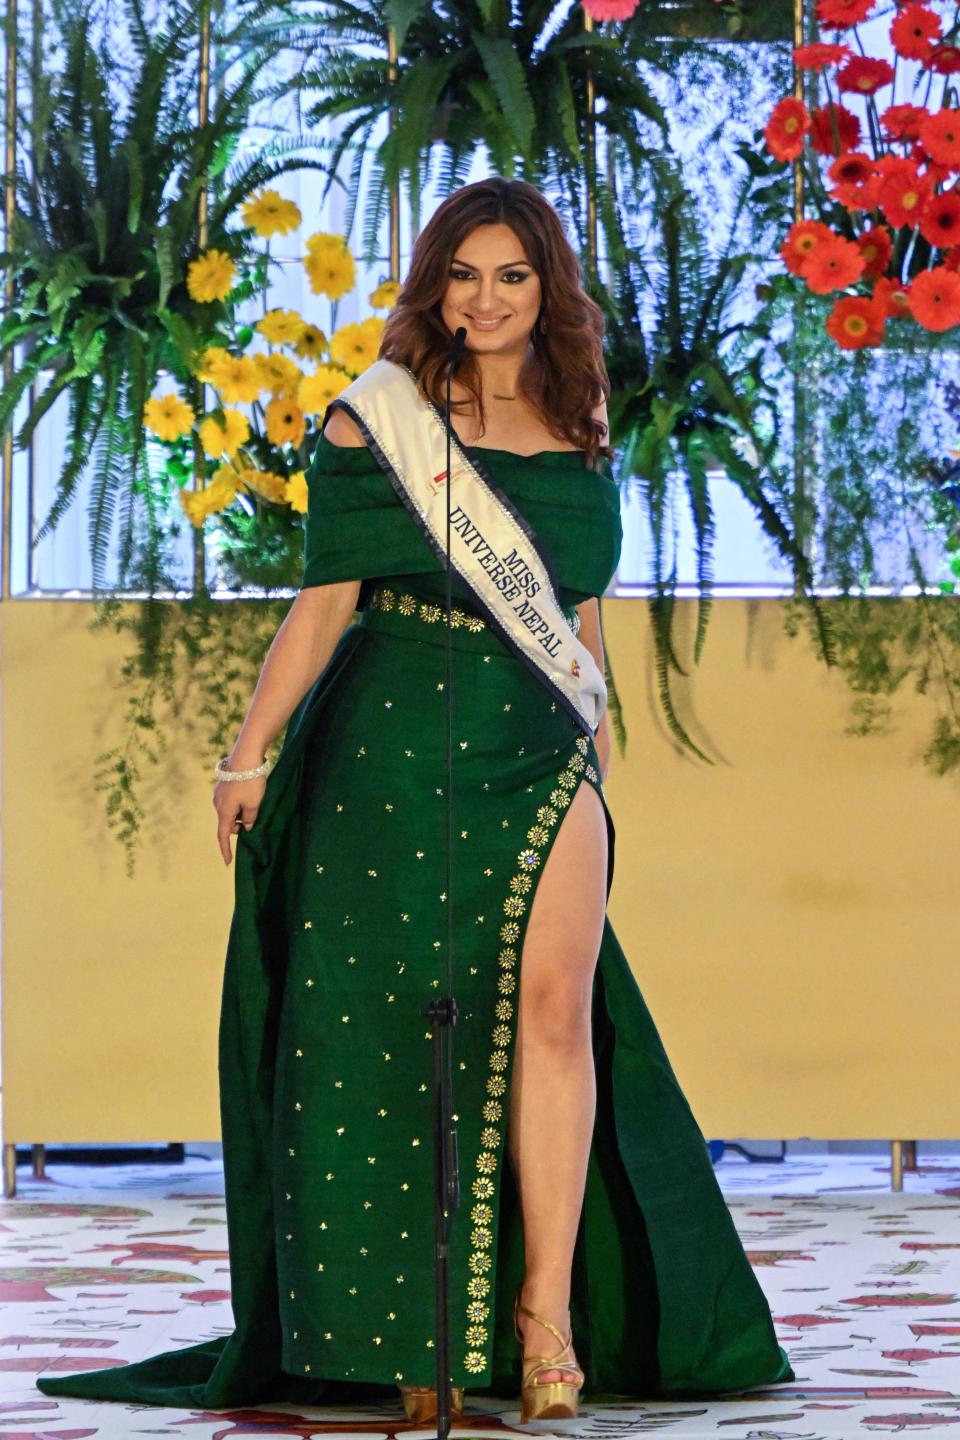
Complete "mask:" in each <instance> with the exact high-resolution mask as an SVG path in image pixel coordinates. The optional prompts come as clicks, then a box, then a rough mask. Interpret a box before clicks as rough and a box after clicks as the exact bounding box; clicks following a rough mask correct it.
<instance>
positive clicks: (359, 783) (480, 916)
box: [38, 177, 794, 1420]
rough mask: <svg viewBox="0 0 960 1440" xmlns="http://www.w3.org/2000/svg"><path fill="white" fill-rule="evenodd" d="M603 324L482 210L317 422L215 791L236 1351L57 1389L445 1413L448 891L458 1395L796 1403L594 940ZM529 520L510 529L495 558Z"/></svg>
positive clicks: (607, 545)
mask: <svg viewBox="0 0 960 1440" xmlns="http://www.w3.org/2000/svg"><path fill="white" fill-rule="evenodd" d="M461 326H463V327H464V328H465V330H466V335H467V339H466V348H465V350H464V352H463V355H462V357H461V360H460V363H459V367H458V370H457V374H456V378H455V380H454V382H453V385H452V416H453V427H454V430H455V432H456V436H457V440H458V443H457V444H456V446H455V449H454V452H453V461H454V463H453V466H452V469H453V475H452V479H451V480H450V485H451V501H450V503H451V505H453V504H454V502H457V510H458V512H459V513H460V514H461V515H462V516H464V517H466V516H467V508H465V507H468V505H469V504H470V503H473V502H474V501H475V502H476V503H478V504H480V505H482V506H486V507H487V509H486V510H485V511H484V514H486V515H487V516H488V520H485V521H484V525H485V526H487V525H488V524H489V531H488V533H487V534H486V535H483V534H481V533H480V531H479V530H478V529H477V527H475V526H471V525H470V524H468V523H464V524H462V525H458V530H457V542H456V544H457V546H458V547H459V548H458V549H457V566H458V567H459V568H456V569H455V573H454V574H453V577H452V582H451V583H452V590H453V594H454V596H455V600H456V607H455V609H454V611H453V615H452V622H453V623H452V624H451V625H450V626H449V627H448V626H447V625H446V623H445V614H444V606H443V603H442V601H443V598H444V596H445V587H446V583H447V576H446V574H445V573H444V552H443V546H442V544H441V543H440V541H439V539H438V530H437V527H436V526H435V525H433V527H432V528H431V525H432V521H431V518H430V516H431V514H432V513H434V512H433V511H431V508H430V507H431V506H434V510H435V506H436V504H437V503H439V502H438V501H437V499H436V496H437V495H440V496H441V497H442V500H443V504H444V505H445V504H446V496H445V491H444V488H443V487H444V486H445V484H446V475H445V470H444V468H443V466H442V464H439V465H438V464H437V463H436V456H437V454H438V451H437V450H436V448H434V449H433V450H432V451H430V450H429V449H426V450H424V451H423V452H417V450H416V446H417V444H418V443H419V441H420V440H422V439H423V437H424V436H426V434H427V431H428V430H429V431H430V435H429V437H428V438H429V443H430V444H431V445H433V446H434V447H436V445H437V443H438V439H439V436H440V435H441V434H442V431H441V430H440V429H439V428H438V427H439V415H438V410H439V409H442V406H443V403H444V395H445V376H446V371H447V365H448V352H449V348H450V343H451V339H452V337H453V335H454V333H455V332H456V331H457V329H458V328H459V327H461ZM602 328H603V327H602V316H601V312H600V311H599V309H598V307H597V306H596V305H595V304H594V303H593V302H592V301H591V300H590V299H589V298H588V297H587V296H586V295H585V294H584V292H583V290H582V289H581V286H580V280H579V266H578V262H577V258H576V256H575V254H574V252H573V251H572V249H571V248H570V246H569V244H568V242H567V240H566V238H565V236H564V233H563V228H562V225H561V223H560V220H559V218H558V216H557V215H556V213H555V211H554V210H553V209H552V207H551V206H550V205H549V203H548V202H547V201H546V200H545V199H544V197H543V196H542V195H540V193H539V192H538V191H537V190H536V189H534V187H532V186H531V185H529V184H527V183H525V182H523V181H507V180H503V179H501V178H499V177H494V178H491V179H488V180H484V181H481V182H479V183H477V184H473V185H468V186H465V187H464V188H462V189H460V190H458V191H456V192H455V193H454V194H452V195H451V196H449V197H448V198H447V200H446V201H445V202H444V203H443V204H442V205H441V206H440V208H439V209H438V210H437V212H436V213H435V214H434V216H433V217H432V219H431V220H430V222H429V224H428V225H427V226H426V228H425V229H424V230H423V231H422V233H421V234H420V236H419V237H418V239H417V242H416V245H415V248H414V253H413V257H412V262H411V266H410V272H409V275H408V277H407V280H406V282H405V285H404V288H403V291H402V292H401V295H400V297H399V300H398V303H397V305H396V307H395V309H394V310H393V311H392V312H391V314H390V317H389V319H388V321H387V324H386V327H385V330H384V334H383V338H382V343H381V347H380V359H379V360H378V361H377V363H376V365H375V366H373V367H371V368H370V370H369V371H368V372H366V374H365V375H362V376H360V377H359V379H358V380H357V381H355V382H354V383H353V384H352V385H351V386H350V387H348V389H347V390H346V391H345V392H344V394H343V395H342V396H341V397H339V399H338V400H337V401H335V402H334V403H333V405H332V406H331V407H330V408H329V410H328V413H327V416H326V417H325V419H326V424H325V427H324V431H323V434H322V435H321V437H320V439H319V440H318V443H317V448H316V451H315V454H314V456H313V459H312V462H311V466H310V470H309V474H308V481H309V486H310V504H309V516H308V534H307V547H306V550H307V553H306V566H305V573H304V583H303V589H302V591H301V593H300V594H299V596H298V597H297V599H296V601H295V603H294V605H293V607H292V609H291V611H290V614H289V615H288V617H287V619H286V620H285V621H284V624H283V625H282V626H281V628H280V631H279V632H278V634H277V637H276V638H275V640H274V643H273V646H272V648H271V651H270V654H269V656H268V658H267V661H266V663H265V665H264V668H263V672H262V674H261V677H260V680H259V683H258V685H257V689H256V692H255V694H254V697H253V700H252V702H251V705H250V709H249V712H248V714H247V717H246V719H245V721H244V724H243V727H242V729H241V731H240V734H239V736H238V738H237V741H236V744H235V745H234V747H233V750H232V751H231V754H230V755H229V757H227V759H226V762H225V765H224V766H223V767H222V769H225V770H226V772H227V774H226V775H225V777H224V778H222V779H221V781H220V783H218V785H217V787H216V790H215V792H214V804H215V806H216V809H217V815H218V843H219V846H220V851H221V854H222V856H223V859H224V861H225V863H228V864H229V863H230V860H231V849H230V836H231V835H232V834H236V835H237V836H238V840H237V852H236V858H237V875H236V907H235V912H234V920H233V927H232V930H231V939H230V945H229V948H228V956H227V967H226V975H225V983H224V1004H223V1012H222V1020H221V1031H220V1075H221V1114H222V1126H223V1142H224V1166H225V1177H226V1196H227V1218H228V1229H229V1241H230V1256H231V1271H232V1276H233V1307H234V1316H235V1320H236V1329H235V1330H234V1332H233V1334H232V1335H230V1336H228V1337H225V1338H220V1339H217V1340H215V1341H212V1342H209V1343H205V1344H201V1345H197V1346H192V1347H189V1348H188V1349H185V1350H180V1351H171V1352H168V1353H167V1354H165V1355H161V1356H156V1357H153V1358H152V1359H150V1360H147V1361H143V1362H140V1363H139V1364H135V1365H131V1366H125V1367H122V1368H121V1369H117V1370H113V1371H106V1372H97V1373H95V1374H87V1375H84V1376H66V1377H59V1378H57V1379H47V1380H40V1381H38V1384H39V1386H40V1388H41V1389H42V1390H44V1391H45V1392H46V1393H50V1394H56V1393H66V1394H83V1395H87V1396H97V1397H106V1398H128V1399H137V1400H147V1401H152V1402H154V1403H167V1404H195V1405H204V1406H208V1407H209V1406H217V1405H230V1404H244V1403H251V1402H253V1401H255V1400H267V1399H280V1398H283V1399H290V1400H297V1401H301V1402H304V1401H310V1400H319V1399H321V1398H323V1399H330V1400H334V1399H340V1398H349V1399H355V1398H359V1397H361V1396H362V1395H366V1394H368V1395H371V1396H373V1395H377V1394H380V1393H382V1387H384V1386H393V1385H399V1386H400V1388H401V1391H402V1393H403V1396H404V1403H405V1406H406V1409H407V1413H408V1415H410V1416H411V1417H412V1418H415V1419H419V1420H426V1419H428V1418H430V1416H431V1414H433V1413H434V1412H435V1402H436V1396H435V1391H434V1390H433V1388H432V1387H433V1383H434V1376H435V1350H434V1348H433V1345H434V1338H433V1314H434V1312H433V1284H434V1272H433V1240H434V1237H433V1209H432V1193H433V1192H432V1186H433V1165H432V1154H431V1136H432V1128H431V1127H432V1108H431V1107H432V1096H431V1093H430V1090H431V1086H430V1078H431V1059H432V1057H431V1038H432V1037H431V1032H430V1030H429V1026H428V1025H426V1023H425V1022H424V1020H423V1018H422V1011H423V1007H424V1005H425V1004H426V1003H427V1002H428V1001H429V1000H430V998H431V997H432V996H433V995H435V994H436V993H437V990H438V989H439V987H440V986H441V984H442V982H443V975H444V967H445V964H446V954H445V948H444V939H443V936H444V934H445V932H446V923H447V911H446V906H447V904H448V903H450V902H452V905H453V916H454V930H453V934H454V941H453V964H454V975H455V985H454V993H455V996H456V999H457V1003H458V1008H459V1015H458V1021H457V1024H456V1026H455V1027H454V1030H453V1032H452V1037H453V1051H454V1060H455V1067H454V1081H455V1093H454V1103H455V1112H456V1117H457V1125H458V1138H459V1151H460V1166H461V1174H462V1182H461V1193H462V1197H463V1198H462V1200H461V1205H460V1209H459V1211H458V1212H457V1213H456V1214H455V1216H454V1222H453V1231H452V1237H451V1244H450V1276H451V1280H450V1293H451V1312H452V1313H451V1319H452V1332H451V1379H452V1383H453V1384H454V1386H455V1387H456V1390H455V1395H454V1399H455V1404H457V1406H458V1407H459V1406H460V1405H462V1403H463V1391H464V1389H465V1388H467V1387H469V1388H470V1389H472V1390H474V1391H478V1390H479V1391H487V1392H488V1393H491V1392H492V1393H494V1394H504V1393H509V1392H510V1389H511V1388H514V1389H515V1388H517V1385H518V1381H519V1388H520V1390H521V1417H522V1419H528V1418H533V1417H537V1416H541V1417H543V1416H546V1417H549V1416H564V1415H567V1416H570V1415H574V1414H576V1412H577V1400H578V1395H579V1392H580V1390H581V1388H583V1387H585V1390H586V1392H587V1393H591V1394H604V1393H607V1394H619V1395H637V1396H646V1397H652V1396H667V1395H669V1396H675V1397H679V1396H686V1395H701V1394H713V1393H717V1392H720V1391H730V1390H735V1389H738V1388H740V1387H743V1386H752V1385H756V1384H761V1383H776V1382H779V1381H784V1380H791V1379H793V1378H794V1376H793V1372H792V1370H791V1368H790V1365H789V1362H788V1361H787V1357H786V1355H785V1354H784V1352H783V1350H782V1349H781V1348H780V1347H779V1345H778V1344H777V1342H776V1338H775V1334H774V1330H773V1324H772V1321H771V1317H770V1312H769V1309H768V1307H767V1304H766V1301H765V1299H764V1296H763V1293H762V1291H761V1289H760V1286H759V1284H758V1282H757V1280H756V1278H755V1276H754V1274H753V1271H752V1269H751V1267H750V1264H749V1262H748V1260H747V1258H746V1256H745V1254H744V1252H743V1248H742V1245H741V1243H740V1241H739V1238H738V1236H737V1234H736V1231H735V1229H734V1227H733V1223H732V1221H731V1219H730V1215H729V1212H728V1210H727V1207H726V1204H725V1202H724V1200H723V1196H722V1194H721V1192H720V1190H719V1187H718V1185H717V1183H716V1178H715V1176H714V1174H713V1169H712V1165H711V1163H710V1160H709V1157H708V1154H707V1150H706V1147H705V1144H704V1139H703V1135H702V1133H701V1132H700V1130H699V1128H698V1126H697V1124H696V1121H695V1119H694V1117H693V1116H692V1114H691V1113H690V1110H689V1106H688V1105H687V1102H686V1100H685V1099H684V1096H683V1094H682V1091H681V1090H680V1087H679V1085H678V1084H677V1081H676V1078H675V1076H674V1074H673V1071H672V1069H671V1067H670V1064H669V1060H668V1059H667V1056H666V1055H665V1053H664V1051H663V1047H662V1045H661V1043H660V1039H659V1036H658V1034H657V1031H656V1028H655V1026H654V1024H653V1022H652V1020H651V1018H650V1016H649V1013H648V1011H647V1009H646V1006H645V1004H644V1002H643V999H642V996H641V994H640V992H639V990H638V988H637V986H636V983H635V981H634V979H633V977H632V974H631V972H630V969H629V967H628V965H627V963H626V960H625V958H624V956H623V953H622V951H621V950H620V947H619V946H618V944H617V941H616V938H615V936H614V934H613V932H612V930H611V928H610V925H609V922H608V921H607V920H606V918H605V911H606V901H607V897H608V894H609V889H610V884H611V880H612V874H613V840H614V830H613V824H612V821H611V818H610V815H609V812H608V811H607V808H606V802H605V800H604V796H603V786H602V782H603V779H604V778H605V776H606V771H607V765H608V761H609V750H610V741H609V732H608V727H607V720H606V716H605V714H604V713H603V702H604V700H605V690H604V687H603V680H602V675H603V648H602V642H601V635H600V624H599V612H598V597H599V596H600V595H601V594H602V593H603V591H604V590H605V588H606V586H607V584H608V582H609V579H610V577H611V575H612V573H613V571H614V569H615V567H616V562H617V558H618V554H619V547H620V539H621V533H620V522H619V505H618V496H617V491H616V487H615V485H614V482H613V480H612V476H611V473H610V469H609V464H608V461H609V457H610V450H609V448H608V446H607V445H606V444H605V437H606V428H607V427H606V416H605V396H606V394H607V393H608V392H609V383H608V381H607V378H606V372H605V369H604V365H603V356H602V348H601V338H602ZM405 387H406V388H405ZM418 455H421V456H422V457H425V459H426V460H431V459H432V462H433V463H432V464H427V463H423V464H420V465H419V466H418V464H417V463H416V461H417V458H418ZM405 456H408V457H409V459H410V463H409V465H408V464H407V459H405ZM405 467H406V468H405ZM431 496H432V498H431ZM501 533H502V535H503V536H506V537H507V538H508V539H509V537H510V536H512V537H513V538H514V542H515V543H513V544H512V545H510V546H507V545H506V544H504V545H503V546H501V547H500V548H499V549H497V544H499V540H498V539H497V537H498V536H499V535H500V534H501ZM491 537H493V538H494V540H496V542H497V543H496V544H492V543H490V540H491ZM517 542H518V543H517ZM524 545H527V546H528V550H527V551H526V552H524V553H525V554H526V560H525V561H524V562H523V563H521V551H522V549H523V546H524ZM465 547H467V548H465ZM468 549H469V554H468ZM504 556H507V557H508V558H507V561H506V565H505V567H504V564H503V563H501V562H503V559H504ZM490 557H493V558H492V559H491V558H490ZM451 559H453V542H452V543H451ZM471 565H473V566H475V567H477V568H475V569H474V570H471V569H470V567H471ZM541 566H542V572H541V571H540V569H539V567H541ZM538 573H541V577H543V576H545V577H547V578H546V579H545V580H544V579H543V578H541V581H540V582H538V581H537V580H536V578H535V577H536V575H537V574H538ZM518 589H522V590H524V593H523V594H521V595H520V598H519V600H517V601H516V602H514V601H512V600H509V597H510V595H511V594H513V593H515V592H516V591H517V590H518ZM531 596H535V597H536V607H539V608H536V607H534V606H533V603H532V601H531V599H530V597H531ZM358 608H359V609H360V612H361V614H360V619H359V622H358V623H357V624H353V625H349V624H348V622H349V621H350V620H351V617H352V616H353V615H354V613H355V610H356V609H358ZM531 609H532V610H533V615H535V616H536V617H537V619H536V620H533V619H532V618H531V615H530V611H531ZM551 616H559V623H558V624H557V625H556V626H555V628H553V629H549V630H548V633H547V634H543V633H542V632H543V628H544V626H545V625H546V621H544V625H543V626H541V625H540V621H541V620H543V617H547V619H549V617H551ZM511 617H512V618H511ZM517 617H522V618H517ZM345 627H347V628H345ZM577 632H578V633H577ZM448 641H449V643H450V644H451V645H452V667H453V668H452V678H453V684H452V693H451V694H448V693H447V691H446V684H445V676H446V670H445V665H446V661H447V644H448ZM538 647H539V648H538ZM571 655H572V656H573V659H572V661H571V662H570V663H569V664H568V663H567V659H568V658H569V656H571ZM448 701H449V703H450V704H451V705H452V714H453V720H452V725H453V733H454V737H455V743H454V747H453V786H452V804H453V813H454V829H453V832H452V835H453V839H452V855H451V857H450V864H451V887H450V893H449V894H448V893H447V891H446V890H445V888H444V884H445V878H444V877H445V868H444V867H445V858H446V857H445V853H444V843H443V842H444V836H445V830H444V818H445V808H444V807H445V806H446V804H447V800H448V797H447V796H446V795H445V793H444V792H445V786H444V780H445V778H446V770H445V763H446V762H445V748H444V747H445V741H446V730H445V722H444V717H445V713H446V712H445V709H444V707H445V706H446V704H447V703H448ZM288 721H289V724H288V723H287V722H288ZM284 725H287V731H286V737H285V741H284V747H283V750H282V753H281V757H280V760H279V762H278V765H277V768H276V770H275V772H274V773H273V774H272V775H271V777H270V779H269V781H267V780H266V778H265V776H264V775H263V774H258V773H256V772H258V771H260V770H262V762H263V758H264V756H265V754H266V752H267V749H268V748H269V746H270V745H271V744H272V742H273V741H274V739H275V737H276V736H277V735H278V734H279V733H280V731H281V730H282V729H283V727H284ZM251 774H252V778H242V777H244V776H247V775H251ZM238 777H240V778H238ZM571 1321H572V1328H571ZM574 1335H575V1336H576V1347H575V1346H574V1341H573V1337H574ZM518 1344H519V1346H520V1347H521V1348H520V1350H518V1349H517V1346H518ZM394 1393H395V1392H394Z"/></svg>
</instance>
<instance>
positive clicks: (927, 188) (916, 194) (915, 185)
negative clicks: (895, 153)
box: [878, 156, 933, 229]
mask: <svg viewBox="0 0 960 1440" xmlns="http://www.w3.org/2000/svg"><path fill="white" fill-rule="evenodd" d="M892 158H893V157H892V156H888V157H887V160H888V162H889V160H890V159H892ZM878 168H879V167H878ZM932 194H933V181H932V180H931V179H930V177H929V175H921V174H920V171H919V170H918V169H917V167H916V165H914V164H912V162H911V161H909V160H903V161H900V162H898V163H897V166H896V168H894V167H893V166H890V165H889V164H888V167H887V174H886V176H885V178H884V182H883V186H882V188H881V190H880V209H881V210H882V211H883V213H884V217H885V218H886V219H887V220H888V221H889V222H890V224H891V225H892V226H893V227H894V229H899V227H900V226H901V225H911V226H912V225H916V224H917V223H918V221H919V219H920V216H921V215H922V214H923V210H924V206H925V205H926V203H927V201H928V200H929V199H930V196H931V195H932Z"/></svg>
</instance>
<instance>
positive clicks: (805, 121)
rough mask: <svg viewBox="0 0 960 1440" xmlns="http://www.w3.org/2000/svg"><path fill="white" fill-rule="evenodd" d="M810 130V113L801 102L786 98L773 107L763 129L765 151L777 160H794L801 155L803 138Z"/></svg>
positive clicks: (790, 97)
mask: <svg viewBox="0 0 960 1440" xmlns="http://www.w3.org/2000/svg"><path fill="white" fill-rule="evenodd" d="M809 129H810V112H809V110H808V109H807V107H806V105H804V103H803V101H802V100H794V99H793V98H792V96H789V95H788V96H787V98H786V99H785V100H781V101H779V102H778V104H776V105H775V106H774V107H773V111H772V113H771V115H770V119H769V120H768V121H767V123H766V125H765V126H764V127H763V138H764V140H765V141H766V142H767V149H768V150H769V151H770V153H771V155H775V156H776V158H777V159H778V160H796V158H797V156H798V155H802V154H803V138H804V136H805V135H806V133H807V131H808V130H809Z"/></svg>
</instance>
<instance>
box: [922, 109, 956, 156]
mask: <svg viewBox="0 0 960 1440" xmlns="http://www.w3.org/2000/svg"><path fill="white" fill-rule="evenodd" d="M920 144H921V145H922V146H923V148H924V150H926V152H927V154H928V155H929V156H930V159H931V160H936V162H937V164H938V165H951V166H957V165H960V110H937V111H936V112H935V113H934V114H933V115H928V116H927V117H926V118H925V119H924V120H921V122H920Z"/></svg>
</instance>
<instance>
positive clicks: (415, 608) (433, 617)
mask: <svg viewBox="0 0 960 1440" xmlns="http://www.w3.org/2000/svg"><path fill="white" fill-rule="evenodd" d="M394 607H396V609H397V612H398V613H399V614H400V615H407V616H414V617H419V619H421V620H424V621H425V622H426V623H427V624H428V625H435V624H436V623H437V621H438V620H442V621H443V622H444V624H446V620H447V614H446V609H445V607H444V606H442V605H437V604H435V603H434V602H432V601H428V600H421V601H420V602H419V604H418V603H417V597H416V596H415V595H411V594H409V593H408V592H407V591H404V592H403V594H402V595H398V594H397V592H396V591H395V590H391V589H390V587H389V586H388V585H378V586H377V588H376V589H375V590H374V592H373V594H372V595H371V596H370V609H371V610H385V611H387V610H393V609H394ZM567 624H568V625H569V626H570V629H571V630H572V631H573V633H574V635H576V634H577V633H578V632H579V630H580V615H579V612H578V611H576V610H574V612H573V618H572V619H571V620H568V621H567ZM462 625H465V626H466V628H467V629H468V630H471V631H472V632H473V633H474V634H477V633H478V632H479V631H480V630H486V629H488V628H489V627H488V625H487V622H486V620H484V619H483V617H482V616H481V615H471V614H470V613H469V611H467V610H463V609H462V608H461V607H460V606H459V605H454V606H452V607H451V610H450V628H451V629H452V630H458V629H459V628H460V627H461V626H462Z"/></svg>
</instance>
